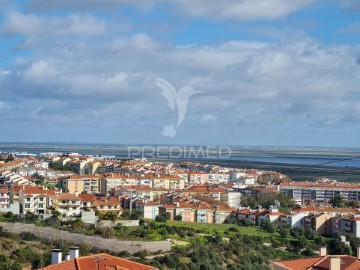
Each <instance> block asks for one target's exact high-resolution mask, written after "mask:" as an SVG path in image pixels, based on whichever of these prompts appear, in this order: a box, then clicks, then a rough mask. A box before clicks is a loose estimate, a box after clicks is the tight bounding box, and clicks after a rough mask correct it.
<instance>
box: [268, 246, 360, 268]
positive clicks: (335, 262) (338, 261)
mask: <svg viewBox="0 0 360 270" xmlns="http://www.w3.org/2000/svg"><path fill="white" fill-rule="evenodd" d="M359 249H360V248H359V247H358V249H357V257H353V256H349V255H327V251H326V247H322V248H321V249H320V252H319V255H318V256H316V257H311V258H305V259H294V260H286V261H273V262H271V264H272V267H273V269H274V270H355V269H360V256H359V253H360V250H359Z"/></svg>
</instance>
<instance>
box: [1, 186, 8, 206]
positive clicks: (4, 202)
mask: <svg viewBox="0 0 360 270" xmlns="http://www.w3.org/2000/svg"><path fill="white" fill-rule="evenodd" d="M9 207H10V192H9V189H8V187H7V186H6V185H0V208H9Z"/></svg>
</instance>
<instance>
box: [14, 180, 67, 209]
mask: <svg viewBox="0 0 360 270" xmlns="http://www.w3.org/2000/svg"><path fill="white" fill-rule="evenodd" d="M59 193H60V191H59V190H49V189H46V188H44V187H39V186H22V187H21V188H20V190H19V205H20V213H27V212H32V213H34V214H37V215H42V214H46V210H47V208H48V207H51V206H52V198H53V197H54V196H55V195H58V194H59Z"/></svg>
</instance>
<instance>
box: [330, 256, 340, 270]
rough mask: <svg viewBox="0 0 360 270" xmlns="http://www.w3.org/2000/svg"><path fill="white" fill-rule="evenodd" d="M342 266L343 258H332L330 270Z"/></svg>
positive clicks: (335, 269)
mask: <svg viewBox="0 0 360 270" xmlns="http://www.w3.org/2000/svg"><path fill="white" fill-rule="evenodd" d="M340 267H341V260H340V258H337V257H331V258H330V267H329V270H340Z"/></svg>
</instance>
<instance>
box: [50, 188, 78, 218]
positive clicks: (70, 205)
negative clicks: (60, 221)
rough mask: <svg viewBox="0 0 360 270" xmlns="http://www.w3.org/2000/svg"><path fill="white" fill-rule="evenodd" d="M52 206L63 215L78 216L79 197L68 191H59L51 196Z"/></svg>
mask: <svg viewBox="0 0 360 270" xmlns="http://www.w3.org/2000/svg"><path fill="white" fill-rule="evenodd" d="M53 208H54V210H55V211H59V212H60V213H61V214H62V215H63V216H66V217H70V216H79V215H80V214H81V199H80V198H79V197H78V196H76V195H74V194H70V193H61V194H58V195H56V196H54V198H53Z"/></svg>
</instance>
